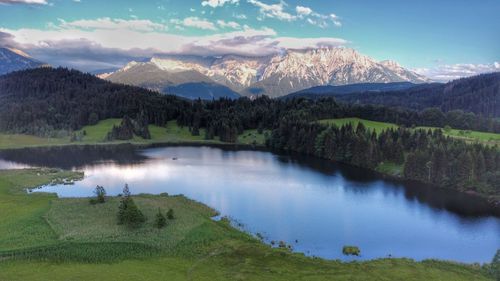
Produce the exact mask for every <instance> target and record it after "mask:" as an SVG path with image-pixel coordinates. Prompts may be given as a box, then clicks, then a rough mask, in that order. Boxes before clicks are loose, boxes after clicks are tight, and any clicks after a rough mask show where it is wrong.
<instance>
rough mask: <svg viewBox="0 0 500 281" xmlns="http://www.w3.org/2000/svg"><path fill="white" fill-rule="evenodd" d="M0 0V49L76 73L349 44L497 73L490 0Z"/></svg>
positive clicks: (428, 68)
mask: <svg viewBox="0 0 500 281" xmlns="http://www.w3.org/2000/svg"><path fill="white" fill-rule="evenodd" d="M0 3H3V4H0V19H1V20H0V32H2V34H0V35H1V37H0V40H3V43H2V41H0V44H4V45H5V44H10V45H16V46H18V47H21V48H23V49H24V50H26V51H28V52H29V53H30V54H32V55H34V56H35V57H37V58H40V59H45V60H48V62H49V63H55V64H63V60H66V61H67V63H68V64H69V65H70V66H74V67H77V68H81V69H84V70H90V69H92V68H99V67H101V68H105V67H115V66H118V65H120V64H123V63H124V62H126V61H127V60H130V59H134V58H135V59H137V58H141V57H148V56H150V55H152V54H154V53H159V52H165V53H193V54H202V55H212V54H215V55H218V54H223V53H239V54H247V55H259V54H268V53H272V52H276V51H279V49H286V48H296V49H301V48H310V47H315V46H324V45H325V46H340V45H342V46H346V47H351V48H354V49H356V50H358V51H360V52H361V53H363V54H366V55H368V56H371V57H373V58H374V59H377V60H384V59H391V60H395V61H397V62H399V63H400V64H402V65H403V66H405V67H408V68H412V69H417V70H419V71H421V72H426V73H427V74H428V75H434V74H435V73H434V74H432V73H433V72H439V71H458V72H460V73H465V74H467V73H468V71H470V72H471V74H473V72H485V71H489V70H497V69H498V70H497V71H499V70H500V66H499V65H498V62H500V16H499V15H500V1H498V0H481V1H473V0H455V1H452V0H439V1H437V0H433V1H431V0H419V1H411V2H410V1H401V0H384V1H382V0H379V1H360V0H357V1H356V0H331V1H330V0H328V1H326V0H303V1H292V0H285V1H279V0H206V1H203V0H159V1H137V0H134V1H132V0H128V1H113V0H106V1H102V0H101V1H98V0H80V1H75V0H0ZM2 38H3V39H2ZM56 53H57V54H58V56H59V59H58V58H57V57H56Z"/></svg>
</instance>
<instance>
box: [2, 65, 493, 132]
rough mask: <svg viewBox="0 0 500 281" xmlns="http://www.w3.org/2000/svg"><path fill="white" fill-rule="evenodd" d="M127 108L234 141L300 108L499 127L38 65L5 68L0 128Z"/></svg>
mask: <svg viewBox="0 0 500 281" xmlns="http://www.w3.org/2000/svg"><path fill="white" fill-rule="evenodd" d="M26 81H29V83H26ZM124 116H129V117H131V118H136V120H137V124H139V126H135V127H137V128H139V127H144V126H145V123H148V124H155V125H159V126H163V125H165V124H166V123H167V121H169V120H174V119H176V120H177V122H178V123H179V125H181V126H188V127H190V128H191V129H192V132H193V133H194V134H197V133H199V129H200V128H206V129H207V130H206V137H207V138H214V137H218V138H220V139H221V140H223V141H228V142H233V141H235V140H236V136H237V134H238V133H241V132H242V131H243V130H246V129H257V128H259V127H260V128H265V129H273V128H275V127H276V126H277V125H278V124H279V121H280V120H281V119H282V118H283V117H285V116H300V117H301V118H302V119H303V120H305V121H314V120H318V119H327V118H343V117H360V118H365V119H369V120H374V121H382V122H391V123H395V124H398V125H403V126H406V127H412V126H436V127H444V126H446V125H448V126H450V127H452V128H456V129H463V130H478V131H488V132H496V133H500V121H499V120H496V119H493V118H486V117H483V116H481V115H476V114H474V113H470V112H463V111H461V110H451V111H447V112H446V113H445V112H443V111H442V110H441V109H439V108H426V109H424V110H421V111H417V110H409V109H403V108H391V107H386V106H377V105H360V104H347V103H340V102H338V101H337V100H335V99H333V98H324V99H318V100H309V99H304V98H298V99H290V100H280V99H270V98H268V97H259V98H257V99H254V100H251V99H249V98H240V99H237V100H230V99H220V100H215V101H201V100H196V101H190V100H185V99H182V98H178V97H175V96H168V95H162V94H159V93H156V92H153V91H149V90H146V89H143V88H139V87H133V86H126V85H121V84H114V83H110V82H107V81H104V80H101V79H98V78H97V77H95V76H93V75H90V74H84V73H81V72H79V71H76V70H68V69H65V68H38V69H30V70H24V71H19V72H13V73H11V74H8V75H4V76H0V131H3V132H12V133H25V134H33V135H38V136H59V135H60V134H63V135H64V134H66V135H69V134H70V132H71V131H74V130H78V129H80V128H82V127H83V126H85V125H93V124H96V123H97V122H98V121H99V120H102V119H107V118H123V117H124ZM137 128H136V129H137ZM142 133H144V134H146V135H147V132H142Z"/></svg>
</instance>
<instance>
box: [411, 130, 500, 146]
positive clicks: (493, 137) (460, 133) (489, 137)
mask: <svg viewBox="0 0 500 281" xmlns="http://www.w3.org/2000/svg"><path fill="white" fill-rule="evenodd" d="M417 129H425V130H428V129H431V130H436V129H439V128H436V127H417ZM443 133H444V134H445V135H448V136H451V137H454V138H459V139H463V140H466V141H480V142H485V143H490V144H499V145H500V134H495V133H487V132H479V131H470V130H457V129H451V130H449V131H446V130H444V129H443Z"/></svg>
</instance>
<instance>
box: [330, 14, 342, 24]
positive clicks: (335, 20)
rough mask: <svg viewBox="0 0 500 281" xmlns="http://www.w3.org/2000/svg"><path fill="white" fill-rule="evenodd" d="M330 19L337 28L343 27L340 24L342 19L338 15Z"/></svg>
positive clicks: (331, 16)
mask: <svg viewBox="0 0 500 281" xmlns="http://www.w3.org/2000/svg"><path fill="white" fill-rule="evenodd" d="M330 19H331V20H332V22H333V24H334V25H335V26H342V23H341V22H340V19H339V17H338V16H337V15H336V14H330Z"/></svg>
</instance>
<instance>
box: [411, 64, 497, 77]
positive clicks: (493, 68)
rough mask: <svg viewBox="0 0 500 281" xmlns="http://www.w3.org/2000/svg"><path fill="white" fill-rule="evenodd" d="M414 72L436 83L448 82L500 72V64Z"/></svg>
mask: <svg viewBox="0 0 500 281" xmlns="http://www.w3.org/2000/svg"><path fill="white" fill-rule="evenodd" d="M414 71H415V72H417V73H418V74H421V75H424V76H426V77H428V78H430V79H432V80H434V81H438V82H448V81H451V80H455V79H459V78H462V77H469V76H474V75H478V74H481V73H490V72H499V71H500V62H493V63H491V64H470V63H469V64H466V63H463V64H441V65H438V66H436V67H433V68H417V69H414Z"/></svg>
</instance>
